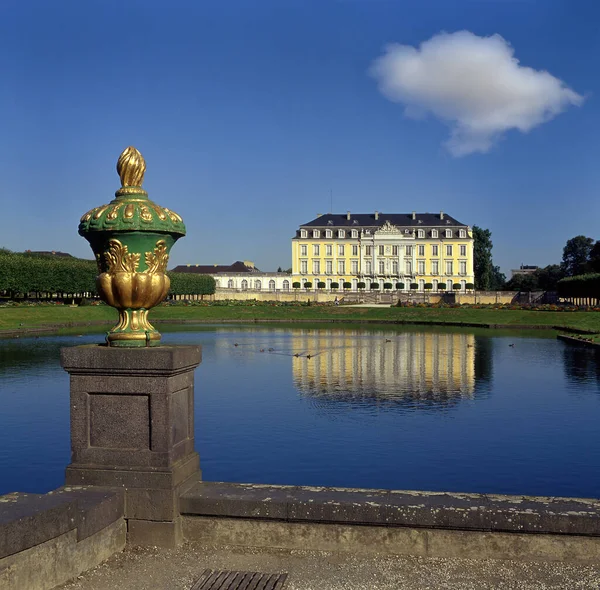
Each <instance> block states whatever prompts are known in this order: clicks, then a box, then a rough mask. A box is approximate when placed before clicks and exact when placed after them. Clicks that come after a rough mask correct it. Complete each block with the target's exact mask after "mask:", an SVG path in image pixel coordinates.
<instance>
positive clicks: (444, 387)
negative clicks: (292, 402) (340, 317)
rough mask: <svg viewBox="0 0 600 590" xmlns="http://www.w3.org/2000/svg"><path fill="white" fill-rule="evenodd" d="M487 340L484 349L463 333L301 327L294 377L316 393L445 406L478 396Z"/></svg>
mask: <svg viewBox="0 0 600 590" xmlns="http://www.w3.org/2000/svg"><path fill="white" fill-rule="evenodd" d="M485 340H487V339H483V342H482V346H481V347H479V345H478V342H477V341H476V338H475V336H474V334H470V333H461V332H456V333H452V332H450V333H448V332H402V333H399V332H391V331H390V332H379V333H377V332H374V333H366V332H365V331H362V330H318V331H316V330H315V331H313V330H302V331H301V330H298V331H296V332H295V338H294V340H293V347H294V350H293V353H295V354H300V355H303V356H299V357H293V364H292V367H293V369H292V370H293V380H294V384H295V386H296V388H297V389H299V390H300V391H301V392H303V393H305V394H309V395H311V396H320V397H330V398H331V399H333V398H336V399H340V398H344V397H346V396H352V397H369V398H377V399H378V400H381V401H389V402H394V403H398V402H402V401H410V402H413V403H414V402H416V401H418V402H423V403H424V404H425V405H432V404H434V405H437V404H441V405H445V404H448V403H452V401H458V400H460V399H464V398H467V399H468V398H472V397H473V396H474V393H475V384H476V377H477V375H476V368H477V369H479V372H480V376H481V377H482V378H483V380H489V378H490V374H491V350H490V349H489V347H487V346H486V342H485ZM478 351H479V352H478ZM307 354H310V355H311V358H310V359H307V358H306V355H307Z"/></svg>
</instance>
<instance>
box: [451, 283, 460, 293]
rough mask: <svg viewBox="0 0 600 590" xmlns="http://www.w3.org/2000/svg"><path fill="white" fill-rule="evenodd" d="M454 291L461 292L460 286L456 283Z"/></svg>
mask: <svg viewBox="0 0 600 590" xmlns="http://www.w3.org/2000/svg"><path fill="white" fill-rule="evenodd" d="M452 289H454V290H455V291H460V285H459V284H458V283H454V285H452Z"/></svg>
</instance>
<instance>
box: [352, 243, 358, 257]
mask: <svg viewBox="0 0 600 590" xmlns="http://www.w3.org/2000/svg"><path fill="white" fill-rule="evenodd" d="M352 256H358V246H357V245H356V244H354V245H353V246H352Z"/></svg>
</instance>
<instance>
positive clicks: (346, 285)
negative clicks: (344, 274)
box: [344, 281, 352, 289]
mask: <svg viewBox="0 0 600 590" xmlns="http://www.w3.org/2000/svg"><path fill="white" fill-rule="evenodd" d="M344 289H352V283H349V282H348V281H344Z"/></svg>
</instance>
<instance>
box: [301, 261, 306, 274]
mask: <svg viewBox="0 0 600 590" xmlns="http://www.w3.org/2000/svg"><path fill="white" fill-rule="evenodd" d="M300 272H301V273H302V274H303V275H305V274H306V273H307V272H308V260H301V261H300Z"/></svg>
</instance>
